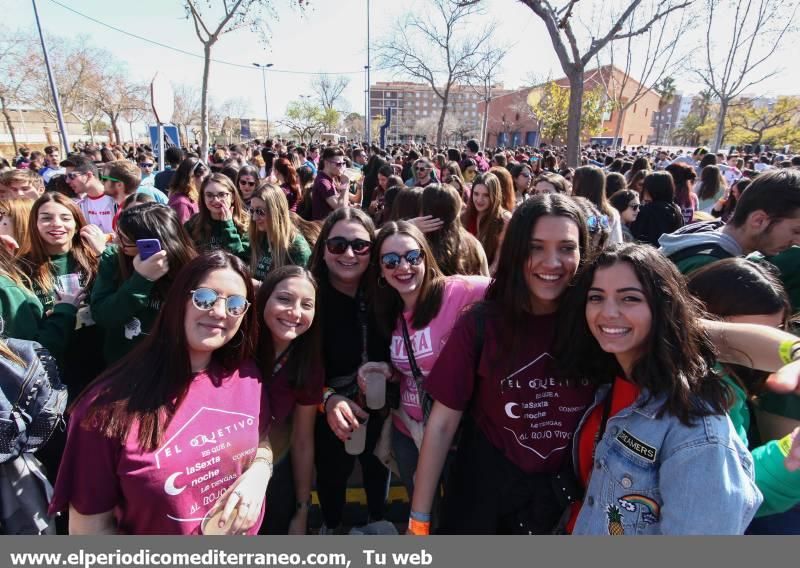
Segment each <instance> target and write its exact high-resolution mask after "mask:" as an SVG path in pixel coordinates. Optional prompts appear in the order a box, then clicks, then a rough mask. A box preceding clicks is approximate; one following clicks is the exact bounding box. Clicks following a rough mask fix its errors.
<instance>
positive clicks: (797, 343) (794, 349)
mask: <svg viewBox="0 0 800 568" xmlns="http://www.w3.org/2000/svg"><path fill="white" fill-rule="evenodd" d="M798 355H800V340H797V339H787V340H786V341H781V344H780V345H779V346H778V356H779V357H780V358H781V363H783V364H784V365H788V364H789V363H792V362H793V361H796V360H797V357H798Z"/></svg>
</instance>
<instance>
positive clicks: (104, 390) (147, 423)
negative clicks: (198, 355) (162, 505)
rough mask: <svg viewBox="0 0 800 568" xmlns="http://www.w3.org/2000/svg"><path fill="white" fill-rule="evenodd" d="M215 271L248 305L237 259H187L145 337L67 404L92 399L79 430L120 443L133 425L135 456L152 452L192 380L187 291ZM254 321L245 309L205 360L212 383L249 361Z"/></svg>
mask: <svg viewBox="0 0 800 568" xmlns="http://www.w3.org/2000/svg"><path fill="white" fill-rule="evenodd" d="M215 270H232V271H233V272H235V273H236V274H238V275H239V277H240V278H241V279H242V281H243V282H244V286H245V289H246V290H247V299H248V301H250V302H252V301H253V300H254V297H253V283H252V281H251V280H250V274H249V272H248V270H247V267H246V266H245V264H244V263H243V262H242V261H241V260H239V259H238V258H236V257H235V256H233V255H232V254H230V253H228V252H225V251H222V250H215V251H211V252H209V253H206V254H203V255H200V256H198V257H197V258H195V259H193V260H192V261H191V262H189V264H187V265H186V266H184V267H183V269H182V270H181V271H180V272H179V273H178V276H177V278H176V279H175V283H174V284H173V285H172V287H171V288H170V289H169V293H168V294H167V299H166V301H165V302H164V303H163V306H162V308H161V312H160V314H159V316H158V319H156V322H155V325H154V326H153V329H152V331H151V332H150V334H149V335H147V337H145V339H144V340H143V341H142V342H141V343H140V344H139V345H137V346H136V347H135V348H134V349H133V350H132V351H131V352H130V353H128V355H126V356H125V357H123V358H122V359H121V360H120V361H119V362H117V364H115V365H114V366H113V367H111V368H110V369H108V370H107V371H105V372H104V373H103V374H101V375H100V376H99V377H98V378H97V379H95V381H94V382H93V383H92V387H94V386H96V387H97V388H96V389H95V388H89V389H86V390H85V391H84V394H83V395H81V396H80V397H79V398H78V400H76V401H75V403H74V404H73V408H74V407H75V405H78V404H80V401H81V400H82V399H83V397H84V396H87V394H86V393H88V392H93V393H96V394H97V396H96V398H95V399H94V400H93V401H92V403H91V406H90V407H89V412H88V413H87V415H86V417H85V418H84V420H83V422H82V424H83V425H84V426H86V427H90V428H95V429H98V430H99V431H100V432H101V433H102V434H103V435H105V436H107V437H109V438H112V439H117V440H120V441H123V442H124V441H125V440H126V439H127V437H128V435H129V434H130V431H131V427H132V426H133V425H134V423H136V424H138V426H139V432H138V442H139V448H140V449H141V451H153V450H155V449H156V448H157V447H158V446H159V445H160V444H161V442H162V441H163V437H164V433H165V432H166V430H167V427H168V426H169V423H170V420H171V419H172V417H173V415H174V414H175V411H176V409H177V408H178V407H179V406H180V405H181V402H183V400H184V399H185V398H186V395H187V393H188V392H189V386H190V385H191V383H192V380H193V377H194V373H193V372H192V365H191V360H190V357H189V347H188V345H187V340H186V329H185V320H186V310H187V305H188V304H189V290H194V289H195V288H196V287H197V285H198V284H200V282H201V281H202V280H203V278H204V277H205V276H206V275H208V274H209V273H210V272H213V271H215ZM192 309H194V308H192ZM257 317H258V316H257V312H256V310H253V309H250V310H248V311H247V313H245V315H244V316H242V319H241V322H240V325H239V329H238V331H237V332H236V335H235V336H234V337H233V339H231V341H229V342H228V343H226V344H225V345H223V346H222V347H220V348H219V349H217V350H216V351H214V352H213V354H212V355H211V365H210V366H209V371H208V373H209V376H210V378H211V380H212V381H214V383H215V384H219V383H220V382H221V381H222V380H223V379H224V378H225V377H226V376H228V375H229V374H230V373H232V372H233V371H235V370H236V369H237V368H238V367H239V366H240V365H241V364H242V362H243V361H245V360H246V359H247V358H249V357H252V355H253V352H254V347H255V334H256V329H257V327H256V326H257Z"/></svg>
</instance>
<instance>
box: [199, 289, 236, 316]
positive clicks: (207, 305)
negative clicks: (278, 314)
mask: <svg viewBox="0 0 800 568" xmlns="http://www.w3.org/2000/svg"><path fill="white" fill-rule="evenodd" d="M190 294H191V295H192V304H194V307H195V308H197V309H198V310H201V311H204V312H207V311H210V310H212V309H213V308H214V306H215V305H217V302H218V301H219V300H225V313H227V314H228V315H229V316H232V317H235V318H238V317H241V316H243V315H244V313H245V312H246V311H247V308H249V307H250V302H248V301H247V298H245V297H244V296H239V295H238V294H236V295H234V296H222V295H220V294H218V293H217V291H216V290H212V289H211V288H198V289H197V290H192V291H191V292H190Z"/></svg>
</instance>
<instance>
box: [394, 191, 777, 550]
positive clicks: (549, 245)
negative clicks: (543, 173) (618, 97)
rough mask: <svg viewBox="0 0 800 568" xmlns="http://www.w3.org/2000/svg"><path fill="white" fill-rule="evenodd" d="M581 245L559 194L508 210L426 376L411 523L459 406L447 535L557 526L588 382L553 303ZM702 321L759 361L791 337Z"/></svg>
mask: <svg viewBox="0 0 800 568" xmlns="http://www.w3.org/2000/svg"><path fill="white" fill-rule="evenodd" d="M588 243H589V234H588V229H587V224H586V221H585V219H584V217H583V214H582V213H581V211H580V210H579V208H578V206H577V205H576V204H575V203H574V202H573V201H572V200H571V199H570V198H568V197H566V196H562V195H558V194H551V195H542V196H535V197H532V198H531V199H528V200H527V201H525V203H523V204H522V205H521V206H520V207H518V208H517V210H516V211H515V212H514V215H513V217H512V219H511V222H510V223H509V226H508V232H507V235H506V239H505V241H504V242H503V248H502V249H501V251H500V263H499V265H498V269H497V273H496V274H495V278H494V280H493V281H492V283H491V284H490V285H489V288H488V290H487V293H486V301H485V302H483V303H482V304H478V305H477V306H475V307H474V308H472V309H471V310H470V311H469V312H467V313H466V314H465V315H464V316H462V317H461V318H460V319H459V321H458V322H456V324H455V326H454V328H453V331H452V333H451V334H450V337H449V339H448V340H447V343H446V344H445V346H444V349H443V350H442V352H441V354H440V355H439V358H438V359H437V361H436V364H435V365H434V366H433V369H432V370H431V373H430V375H428V378H427V379H426V381H425V383H424V388H425V390H426V391H427V392H428V394H430V395H431V396H432V397H433V399H434V401H435V402H434V403H433V408H432V411H431V414H430V417H429V418H428V423H427V425H426V430H425V436H424V438H423V442H422V448H421V450H420V458H419V462H418V465H417V473H416V478H415V487H414V497H413V499H412V503H411V519H410V521H409V530H410V532H413V533H415V534H426V533H427V532H428V531H429V530H430V511H431V504H432V502H433V498H434V495H435V493H436V488H437V486H438V483H439V477H440V475H441V472H442V468H443V464H444V460H445V457H446V456H447V453H448V451H449V449H450V446H451V443H452V440H453V436H454V435H455V432H456V430H457V428H458V426H459V424H460V422H461V418H462V416H463V415H464V413H465V412H467V413H468V414H467V416H468V417H469V418H468V419H467V420H466V421H465V422H464V425H463V431H462V435H461V438H460V442H459V444H458V452H457V454H456V457H455V460H454V463H453V464H452V467H451V468H450V472H451V475H450V477H449V478H448V480H447V481H446V487H447V491H446V492H445V499H444V503H443V519H442V530H443V532H455V533H465V534H497V533H512V532H514V533H518V532H525V533H528V532H532V533H550V532H551V531H552V530H553V529H554V527H556V526H557V524H558V521H559V519H560V518H561V516H562V514H563V512H564V509H565V503H564V502H563V500H562V495H561V492H560V489H559V492H558V493H557V492H556V489H555V488H556V487H557V485H556V484H555V483H554V482H556V481H564V480H566V479H567V478H568V477H569V474H570V472H571V471H572V467H571V464H570V463H569V461H570V460H569V447H570V440H571V439H572V436H573V433H574V432H575V430H576V429H577V427H578V424H579V421H580V420H581V418H582V416H583V414H584V412H585V410H586V409H587V408H588V406H589V404H590V403H591V401H592V399H593V394H594V386H593V385H592V384H590V383H589V382H577V383H570V382H567V381H565V380H564V379H565V377H564V376H563V375H562V374H561V373H560V372H559V371H558V369H557V368H556V366H555V364H554V359H553V355H552V353H553V352H554V343H555V338H556V335H555V332H556V324H557V321H558V316H557V312H558V309H559V304H560V303H561V298H562V296H563V295H564V293H565V291H566V290H567V288H568V286H569V284H570V282H571V280H572V278H573V277H574V275H575V274H576V272H577V271H578V269H579V267H580V265H581V263H582V262H583V261H584V259H585V258H587V255H588V250H589V249H588V246H589V245H588ZM520 267H523V269H522V270H520ZM707 325H708V324H707ZM729 325H730V324H729ZM708 329H709V332H710V333H712V337H714V339H715V341H716V342H717V343H722V344H724V346H725V349H724V356H725V358H727V360H730V361H732V362H737V361H740V360H742V359H744V358H746V357H744V356H743V353H747V354H748V355H750V356H751V357H752V360H753V362H754V363H756V364H757V365H758V366H759V367H761V368H765V369H767V370H769V369H772V370H774V367H777V366H779V364H780V359H779V357H778V356H777V355H778V353H777V352H778V348H777V345H778V344H779V343H780V342H781V341H783V340H784V338H786V336H787V335H788V334H778V337H776V336H775V335H774V334H773V335H769V336H768V337H767V338H766V339H765V340H764V342H763V343H759V344H758V346H757V349H758V351H756V350H755V349H754V346H755V345H756V343H757V341H756V340H755V337H754V336H752V335H748V334H743V335H738V336H737V334H736V333H734V332H733V331H732V330H731V329H730V328H726V330H725V331H724V332H722V331H721V329H720V327H719V325H718V324H714V325H711V326H710V327H709V328H708ZM747 331H749V332H753V330H752V329H750V330H747ZM762 332H763V330H762V329H759V330H758V332H757V333H758V334H760V333H762ZM753 333H755V332H753ZM758 337H759V338H760V337H761V336H760V335H759V336H758ZM789 337H791V336H789ZM772 349H774V351H772ZM721 351H722V349H721ZM756 355H758V356H756ZM720 358H721V359H722V358H723V357H722V356H721V357H720ZM762 365H763V366H762ZM773 366H774V367H773ZM556 475H558V476H561V479H557V478H556V477H555V476H556ZM558 487H564V485H563V484H562V485H559V486H558Z"/></svg>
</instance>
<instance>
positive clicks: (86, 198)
mask: <svg viewBox="0 0 800 568" xmlns="http://www.w3.org/2000/svg"><path fill="white" fill-rule="evenodd" d="M62 164H65V166H66V167H67V168H69V169H70V171H68V172H67V174H66V177H67V184H68V185H69V187H70V189H72V191H74V192H75V195H77V196H82V199H81V200H80V201H78V207H79V208H80V210H81V212H82V213H83V216H84V217H85V218H86V221H87V222H88V223H89V224H91V225H97V226H98V227H100V228H101V229H102V230H103V233H104V234H106V235H112V234H113V233H114V227H113V220H114V215H115V214H116V212H117V204H116V202H115V201H114V198H113V197H111V196H110V195H106V193H105V188H104V187H103V182H102V180H101V179H100V174H99V172H98V171H97V166H96V165H95V163H94V162H93V161H91V160H90V159H88V158H86V157H84V156H74V157H71V158H68V159H66V160H64V161H63V162H62Z"/></svg>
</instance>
